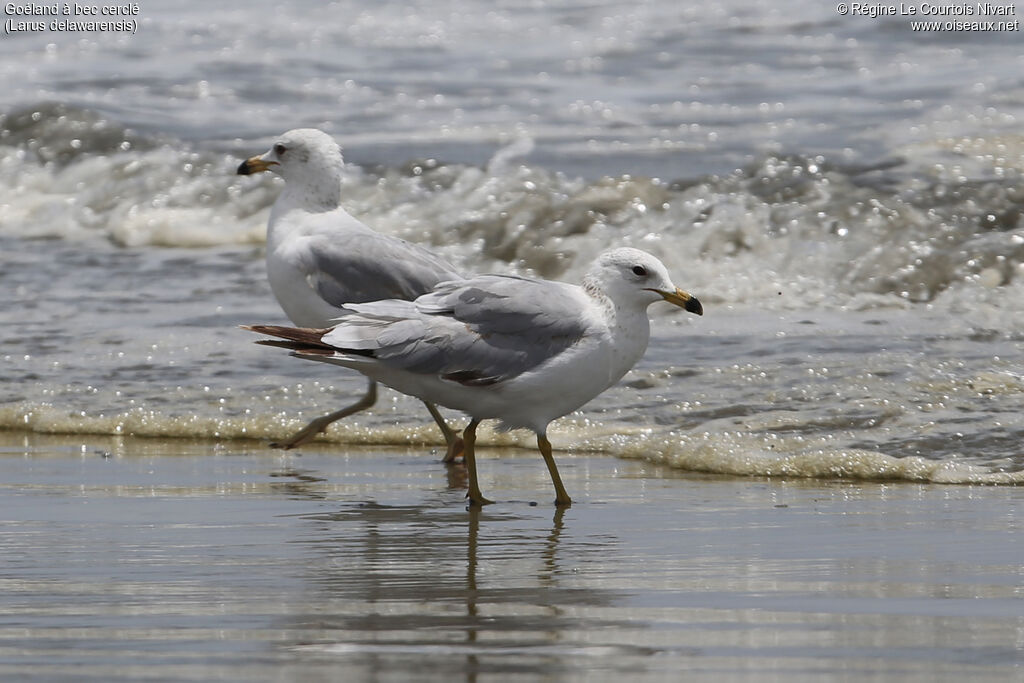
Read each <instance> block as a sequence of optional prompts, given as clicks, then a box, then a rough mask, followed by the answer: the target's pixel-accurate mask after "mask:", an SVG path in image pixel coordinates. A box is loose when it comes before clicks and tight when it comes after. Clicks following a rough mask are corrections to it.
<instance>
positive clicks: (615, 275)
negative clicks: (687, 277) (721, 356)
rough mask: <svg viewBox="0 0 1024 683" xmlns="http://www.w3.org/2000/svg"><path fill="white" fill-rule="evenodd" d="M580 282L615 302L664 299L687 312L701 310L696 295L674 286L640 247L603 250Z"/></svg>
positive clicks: (631, 303) (642, 306)
mask: <svg viewBox="0 0 1024 683" xmlns="http://www.w3.org/2000/svg"><path fill="white" fill-rule="evenodd" d="M583 286H584V287H585V288H586V289H588V290H597V291H599V292H601V293H602V294H604V295H605V296H607V297H608V298H609V299H610V300H611V301H612V303H613V304H615V305H616V306H622V305H626V306H634V307H637V308H640V309H646V308H647V307H648V306H650V305H651V304H653V303H654V302H656V301H662V300H664V301H668V302H669V303H671V304H675V305H676V306H679V307H680V308H684V309H686V310H687V311H689V312H690V313H696V314H697V315H703V314H704V308H703V306H701V303H700V301H698V300H697V297H695V296H693V295H691V294H689V293H687V292H684V291H683V290H681V289H679V288H678V287H676V286H675V285H674V284H673V283H672V279H671V278H670V277H669V275H668V269H667V268H665V265H664V264H663V263H662V262H661V261H659V260H658V259H657V258H656V257H655V256H653V255H651V254H648V253H647V252H646V251H641V250H639V249H633V248H630V247H620V248H618V249H610V250H608V251H605V252H603V253H602V254H601V255H600V256H598V257H597V260H596V261H594V264H593V265H592V266H591V267H590V270H589V271H588V272H587V275H586V277H585V278H584V279H583Z"/></svg>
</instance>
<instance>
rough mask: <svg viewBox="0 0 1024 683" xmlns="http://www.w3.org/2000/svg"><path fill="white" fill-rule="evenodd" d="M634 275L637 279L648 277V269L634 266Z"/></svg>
mask: <svg viewBox="0 0 1024 683" xmlns="http://www.w3.org/2000/svg"><path fill="white" fill-rule="evenodd" d="M633 275H636V276H637V277H647V269H646V268H644V267H643V266H633Z"/></svg>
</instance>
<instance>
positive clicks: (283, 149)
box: [274, 142, 288, 156]
mask: <svg viewBox="0 0 1024 683" xmlns="http://www.w3.org/2000/svg"><path fill="white" fill-rule="evenodd" d="M287 151H288V148H287V147H285V146H284V145H282V144H281V143H280V142H279V143H277V144H276V145H274V154H276V155H277V156H281V155H283V154H284V153H285V152H287Z"/></svg>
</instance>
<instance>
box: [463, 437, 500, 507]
mask: <svg viewBox="0 0 1024 683" xmlns="http://www.w3.org/2000/svg"><path fill="white" fill-rule="evenodd" d="M479 424H480V420H471V421H470V423H469V424H468V425H467V426H466V431H465V432H463V434H462V442H463V450H462V457H463V459H464V460H465V462H466V471H468V472H469V492H468V493H467V494H466V497H467V498H469V504H470V505H487V504H489V503H493V502H494V501H493V500H487V499H486V498H484V496H483V494H482V493H480V483H479V482H478V481H477V479H476V452H475V451H476V427H477V425H479Z"/></svg>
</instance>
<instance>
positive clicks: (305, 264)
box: [238, 128, 462, 461]
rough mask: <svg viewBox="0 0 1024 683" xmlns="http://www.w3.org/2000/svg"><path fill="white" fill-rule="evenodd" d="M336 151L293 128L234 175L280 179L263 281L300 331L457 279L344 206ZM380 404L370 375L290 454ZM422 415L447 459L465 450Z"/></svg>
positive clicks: (300, 436) (322, 136)
mask: <svg viewBox="0 0 1024 683" xmlns="http://www.w3.org/2000/svg"><path fill="white" fill-rule="evenodd" d="M342 167H343V161H342V156H341V148H340V147H338V144H337V143H336V142H335V141H334V139H333V138H331V137H330V136H329V135H327V134H326V133H324V132H323V131H320V130H315V129H311V128H302V129H297V130H290V131H288V132H287V133H285V134H284V135H282V136H281V137H279V138H278V139H277V140H276V141H275V142H274V144H273V146H271V148H270V150H268V151H267V152H266V153H265V154H263V155H262V156H254V157H252V158H250V159H246V160H245V161H243V162H242V164H241V165H240V166H239V167H238V173H239V175H251V174H253V173H261V172H263V171H270V172H272V173H276V174H277V175H279V176H281V177H282V178H283V179H284V181H285V186H284V190H283V191H282V192H281V195H280V196H279V197H278V198H277V201H276V202H274V206H273V208H272V209H271V211H270V221H269V222H268V224H267V277H268V279H269V280H270V287H271V289H272V290H273V292H274V296H275V297H276V298H277V301H278V303H280V304H281V308H282V309H284V312H285V315H287V316H288V318H289V319H290V320H291V321H292V322H293V323H294V324H295V325H299V326H302V327H329V326H331V325H333V324H334V323H333V320H334V319H335V318H337V317H338V316H340V315H342V314H343V313H344V311H343V309H342V308H341V307H342V306H343V305H344V304H348V303H362V302H367V301H378V300H380V299H409V300H411V299H415V298H416V297H418V296H420V295H422V294H425V293H427V292H429V291H431V290H432V289H433V288H434V286H435V285H437V284H438V283H439V282H442V281H450V280H459V279H461V277H462V276H461V275H460V274H459V273H458V272H457V271H456V270H455V268H454V267H453V266H452V265H451V264H449V263H447V262H445V261H444V260H443V259H441V258H440V257H438V256H436V255H435V254H432V253H431V252H429V251H427V250H426V249H423V248H421V247H418V246H416V245H414V244H410V243H409V242H406V241H405V240H402V239H398V238H396V237H391V236H389V235H382V234H381V233H379V232H375V231H374V230H371V229H370V228H368V227H367V226H365V225H363V224H362V223H361V222H359V221H358V220H356V219H355V218H353V217H352V216H350V215H349V214H348V213H347V212H346V211H345V209H343V208H342V207H341V172H342ZM376 400H377V383H376V380H375V379H374V378H373V377H370V381H369V385H368V387H367V390H366V395H364V396H363V397H362V398H361V399H359V400H358V401H356V402H355V403H353V404H352V405H350V406H347V407H345V408H342V409H341V410H338V411H336V412H333V413H331V414H330V415H325V416H323V417H320V418H317V419H315V420H313V421H312V422H310V423H309V424H308V425H306V427H304V428H303V429H302V430H301V431H299V432H298V433H297V434H295V435H294V436H292V437H291V438H290V439H288V440H287V441H283V442H280V443H276V444H272V445H274V446H276V447H279V448H285V449H288V448H295V447H296V446H298V445H300V444H303V443H305V442H307V441H309V440H310V439H312V438H313V437H315V436H316V435H317V434H319V433H320V432H322V431H324V430H325V429H326V428H327V425H329V424H331V423H332V422H334V421H336V420H340V419H341V418H343V417H346V416H348V415H351V414H353V413H356V412H359V411H361V410H365V409H367V408H369V407H370V406H372V405H373V404H374V403H375V402H376ZM426 405H427V410H429V411H430V414H431V416H432V417H433V418H434V420H435V421H436V422H437V425H438V426H439V427H440V428H441V431H442V433H443V434H444V438H445V442H446V443H447V446H448V449H447V453H446V454H445V461H450V460H452V459H453V458H455V457H456V456H457V455H458V453H459V452H460V451H461V450H462V439H461V438H460V437H459V436H458V433H457V432H455V431H454V430H453V429H451V428H450V427H449V426H448V424H447V423H446V422H445V420H444V418H443V417H442V416H441V414H440V413H439V412H438V410H437V408H436V407H435V406H434V405H433V404H432V403H430V402H427V403H426Z"/></svg>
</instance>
